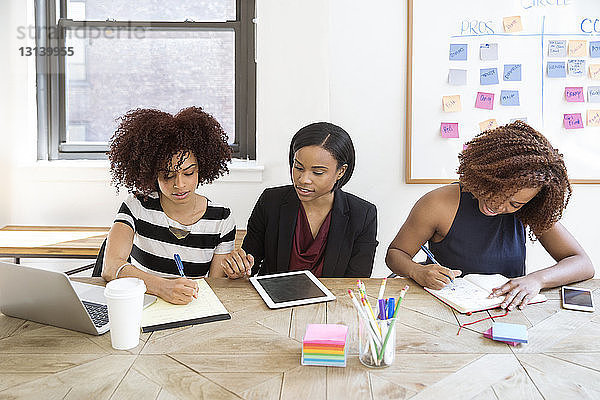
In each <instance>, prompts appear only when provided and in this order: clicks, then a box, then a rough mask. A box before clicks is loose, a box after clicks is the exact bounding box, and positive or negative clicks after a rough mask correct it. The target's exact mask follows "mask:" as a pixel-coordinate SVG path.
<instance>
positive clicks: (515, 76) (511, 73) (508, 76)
mask: <svg viewBox="0 0 600 400" xmlns="http://www.w3.org/2000/svg"><path fill="white" fill-rule="evenodd" d="M504 80H505V81H520V80H521V64H504Z"/></svg>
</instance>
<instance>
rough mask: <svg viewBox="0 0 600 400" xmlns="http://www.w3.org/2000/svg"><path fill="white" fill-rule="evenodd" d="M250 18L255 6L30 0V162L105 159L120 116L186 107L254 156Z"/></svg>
mask: <svg viewBox="0 0 600 400" xmlns="http://www.w3.org/2000/svg"><path fill="white" fill-rule="evenodd" d="M254 12H255V11H254V0H37V1H36V44H37V49H38V51H37V55H38V57H37V59H36V67H37V70H38V73H37V88H38V89H37V90H38V93H37V94H38V131H39V133H38V138H39V141H38V143H39V145H38V158H40V159H82V158H92V159H94V158H96V159H98V158H105V157H106V155H105V153H106V151H107V150H108V140H109V139H110V137H111V136H112V134H113V133H114V131H115V129H116V127H117V125H118V120H117V118H118V117H119V116H121V115H123V114H125V113H126V112H127V111H129V110H131V109H135V108H157V109H160V110H163V111H167V112H171V113H174V112H177V111H178V110H180V109H182V108H184V107H188V106H192V105H193V106H200V107H202V108H203V109H204V110H205V111H207V112H208V113H210V114H212V115H213V116H214V117H215V118H216V119H217V120H218V121H219V122H220V123H221V125H222V126H223V129H224V130H225V132H226V133H227V134H228V136H229V143H230V145H231V146H232V149H233V151H234V156H235V157H238V158H244V159H245V158H249V159H254V158H255V156H256V145H255V143H256V141H255V108H256V101H255V99H256V89H255V87H256V85H255V81H256V64H255V59H254V24H253V19H254ZM42 49H45V51H43V50H42ZM41 50H42V52H43V53H45V54H44V55H42V52H40V51H41ZM50 52H52V54H50Z"/></svg>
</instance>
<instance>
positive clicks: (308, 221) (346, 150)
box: [222, 122, 377, 279]
mask: <svg viewBox="0 0 600 400" xmlns="http://www.w3.org/2000/svg"><path fill="white" fill-rule="evenodd" d="M354 159H355V153H354V145H353V144H352V139H350V136H349V135H348V133H347V132H346V131H345V130H344V129H342V128H340V127H339V126H336V125H334V124H331V123H328V122H317V123H313V124H310V125H308V126H305V127H304V128H302V129H300V130H299V131H298V132H297V133H296V134H295V135H294V137H293V138H292V142H291V144H290V151H289V165H290V175H291V178H292V184H291V185H286V186H280V187H274V188H269V189H266V190H265V191H264V192H263V193H262V194H261V196H260V198H259V199H258V202H257V203H256V205H255V206H254V210H253V211H252V215H251V216H250V219H249V220H248V229H247V234H246V237H245V238H244V242H243V244H242V248H241V249H239V250H235V251H234V252H233V253H231V254H229V255H227V256H226V257H225V260H224V261H223V262H222V266H223V270H224V271H225V274H226V275H227V276H228V277H229V278H232V279H236V278H241V277H247V276H250V275H251V274H260V275H266V274H273V273H279V272H287V271H298V270H310V271H311V272H312V273H313V274H314V275H315V276H317V277H369V276H370V275H371V270H372V269H373V258H374V256H375V248H376V247H377V239H376V237H377V208H376V207H375V206H374V205H373V204H371V203H369V202H368V201H365V200H363V199H361V198H359V197H357V196H354V195H352V194H350V193H346V192H344V191H343V190H342V189H341V188H342V187H343V186H344V185H345V184H346V183H348V181H349V180H350V177H351V176H352V172H353V171H354Z"/></svg>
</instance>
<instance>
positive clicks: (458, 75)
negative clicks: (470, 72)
mask: <svg viewBox="0 0 600 400" xmlns="http://www.w3.org/2000/svg"><path fill="white" fill-rule="evenodd" d="M448 83H449V84H450V85H453V86H461V85H466V84H467V70H466V69H451V70H449V71H448Z"/></svg>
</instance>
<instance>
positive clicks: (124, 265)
mask: <svg viewBox="0 0 600 400" xmlns="http://www.w3.org/2000/svg"><path fill="white" fill-rule="evenodd" d="M128 265H131V266H133V264H132V263H130V262H126V263H125V264H123V265H121V266H120V267H119V268H117V273H116V274H115V279H117V278H118V277H119V273H120V272H121V270H122V269H123V268H125V267H126V266H128Z"/></svg>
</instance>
